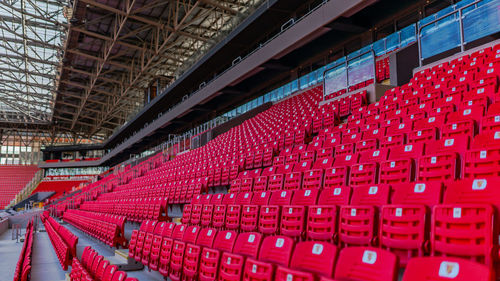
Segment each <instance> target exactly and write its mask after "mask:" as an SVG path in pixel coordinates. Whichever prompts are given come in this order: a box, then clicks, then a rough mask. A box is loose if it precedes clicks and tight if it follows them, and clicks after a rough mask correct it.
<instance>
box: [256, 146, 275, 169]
mask: <svg viewBox="0 0 500 281" xmlns="http://www.w3.org/2000/svg"><path fill="white" fill-rule="evenodd" d="M273 157H274V150H273V149H272V148H266V149H265V150H264V153H263V154H262V167H268V166H271V165H272V164H273ZM259 160H260V159H257V161H256V160H254V165H255V164H256V163H257V164H258V161H259ZM258 167H260V166H258Z"/></svg>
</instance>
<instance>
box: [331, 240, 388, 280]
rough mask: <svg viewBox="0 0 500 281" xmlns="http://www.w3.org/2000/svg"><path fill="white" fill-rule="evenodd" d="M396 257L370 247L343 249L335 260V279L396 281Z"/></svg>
mask: <svg viewBox="0 0 500 281" xmlns="http://www.w3.org/2000/svg"><path fill="white" fill-rule="evenodd" d="M397 270H398V259H397V256H396V255H395V254H393V253H391V252H389V251H386V250H382V249H379V248H372V247H348V248H344V249H343V250H342V251H341V252H340V254H339V258H338V260H337V266H336V269H335V278H336V279H339V280H344V279H347V280H366V278H367V277H369V278H370V280H371V281H396V280H397V278H398V275H397Z"/></svg>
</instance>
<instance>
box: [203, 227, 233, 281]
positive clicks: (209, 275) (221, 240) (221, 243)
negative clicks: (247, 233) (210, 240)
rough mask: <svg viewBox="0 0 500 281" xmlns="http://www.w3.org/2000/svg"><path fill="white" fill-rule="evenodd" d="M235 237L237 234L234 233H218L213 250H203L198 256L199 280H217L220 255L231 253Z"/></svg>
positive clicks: (206, 248)
mask: <svg viewBox="0 0 500 281" xmlns="http://www.w3.org/2000/svg"><path fill="white" fill-rule="evenodd" d="M237 237H238V233H237V232H235V231H228V230H226V231H219V232H218V233H217V235H216V236H215V241H214V244H213V248H208V247H205V248H203V250H202V252H201V256H200V271H199V272H200V273H199V280H207V281H208V280H217V272H218V268H219V262H220V258H221V256H222V253H223V252H229V253H231V252H232V251H233V248H234V245H235V243H236V239H237Z"/></svg>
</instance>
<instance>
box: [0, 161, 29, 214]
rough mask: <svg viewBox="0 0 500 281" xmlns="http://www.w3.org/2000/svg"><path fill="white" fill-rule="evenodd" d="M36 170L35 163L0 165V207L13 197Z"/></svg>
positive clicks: (3, 206)
mask: <svg viewBox="0 0 500 281" xmlns="http://www.w3.org/2000/svg"><path fill="white" fill-rule="evenodd" d="M37 171H38V167H37V166H36V165H0V209H3V208H5V206H7V205H8V204H9V203H10V201H12V199H14V197H15V196H16V194H17V193H19V191H21V189H22V188H23V187H24V186H26V184H27V183H28V182H29V181H30V180H31V179H32V178H33V176H34V175H35V173H36V172H37ZM13 175H16V176H15V177H13Z"/></svg>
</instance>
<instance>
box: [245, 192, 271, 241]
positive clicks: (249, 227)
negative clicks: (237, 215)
mask: <svg viewBox="0 0 500 281" xmlns="http://www.w3.org/2000/svg"><path fill="white" fill-rule="evenodd" d="M270 196H271V192H269V191H267V192H265V191H264V192H260V193H256V194H255V196H254V197H253V199H252V204H251V205H244V206H242V211H241V220H240V222H241V226H240V228H241V230H242V231H255V230H256V229H257V222H258V219H259V209H260V206H262V205H267V204H268V202H269V198H270Z"/></svg>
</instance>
